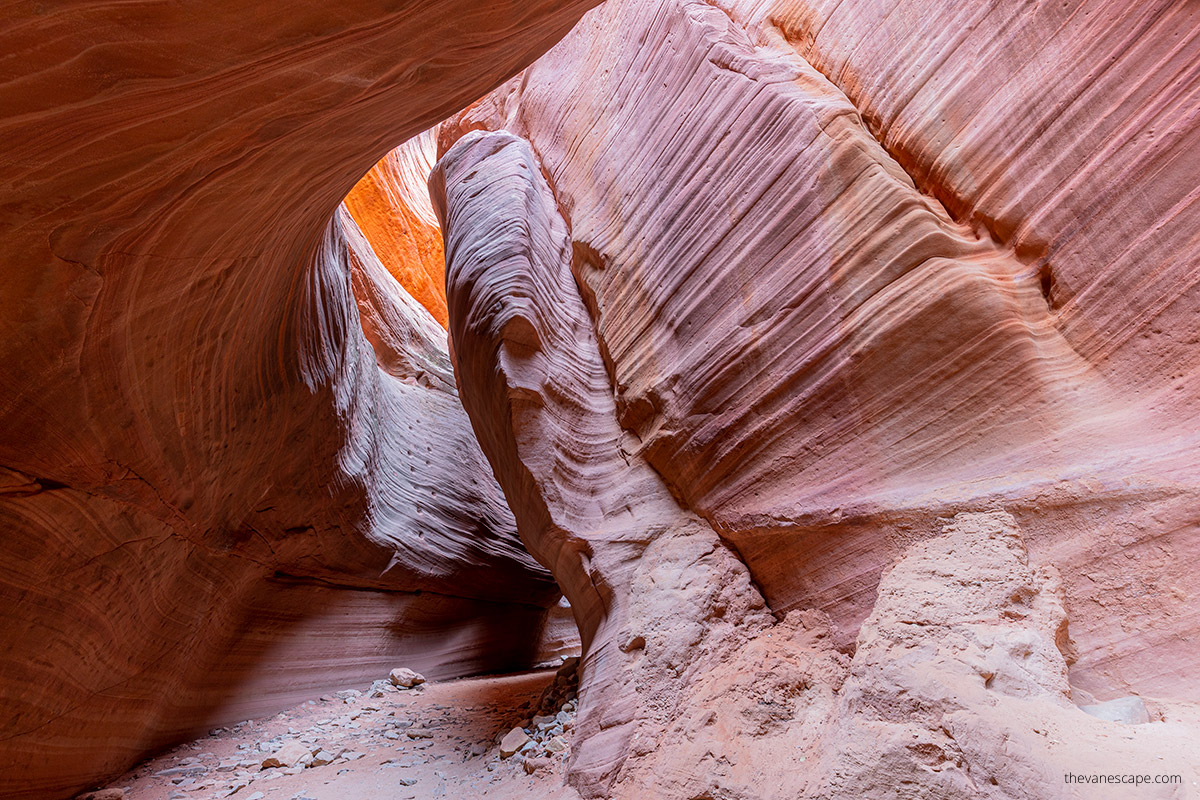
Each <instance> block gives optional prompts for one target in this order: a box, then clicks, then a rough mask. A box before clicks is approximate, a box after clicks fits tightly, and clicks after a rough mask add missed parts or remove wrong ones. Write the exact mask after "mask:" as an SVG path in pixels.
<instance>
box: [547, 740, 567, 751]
mask: <svg viewBox="0 0 1200 800" xmlns="http://www.w3.org/2000/svg"><path fill="white" fill-rule="evenodd" d="M568 747H570V745H569V744H567V740H566V739H564V738H563V737H561V736H555V737H554V738H553V739H551V740H550V741H548V742H546V751H547V752H550V753H561V752H562V751H564V750H566V749H567V748H568Z"/></svg>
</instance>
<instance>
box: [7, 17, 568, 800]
mask: <svg viewBox="0 0 1200 800" xmlns="http://www.w3.org/2000/svg"><path fill="white" fill-rule="evenodd" d="M393 5H394V4H393ZM588 5H589V3H588V2H533V3H523V4H520V5H519V7H518V6H517V5H506V6H503V7H500V6H497V5H496V4H486V3H478V2H472V0H455V1H454V2H449V3H440V4H436V5H424V6H420V7H412V6H411V4H410V5H406V6H404V7H403V8H398V7H394V8H390V10H389V8H385V6H387V4H383V5H381V4H379V3H371V2H361V1H359V0H349V2H339V3H337V4H336V6H331V5H330V4H328V3H325V2H301V3H295V2H287V3H282V2H265V3H255V4H250V5H247V4H245V3H229V2H215V3H207V4H205V5H204V8H203V9H199V8H184V7H182V6H175V5H163V4H133V5H130V4H117V5H112V4H97V3H93V2H83V1H79V2H75V1H73V0H65V1H64V2H59V3H54V4H49V5H46V4H43V5H41V6H39V5H37V4H17V5H15V6H10V7H8V8H6V11H5V14H4V15H3V20H0V51H2V52H4V53H5V55H6V56H8V58H7V60H6V62H5V66H4V67H3V69H2V70H0V108H3V109H4V118H3V120H0V140H3V142H4V146H3V147H2V148H0V171H2V172H3V181H2V182H0V183H2V186H3V188H2V189H0V194H2V196H0V207H2V209H3V211H2V216H3V222H4V231H5V233H4V247H3V249H2V251H0V282H2V288H0V311H2V312H3V313H0V334H2V335H0V386H2V387H3V391H2V392H0V394H2V396H3V400H0V465H2V466H0V535H2V536H3V548H2V555H0V565H2V566H3V569H0V605H2V606H3V607H4V609H5V624H4V626H3V631H2V632H0V730H2V731H3V735H2V736H0V762H2V763H3V764H4V770H3V771H2V772H0V796H4V797H28V798H39V800H41V799H42V798H54V797H62V796H67V795H69V794H70V793H71V792H72V791H73V790H75V789H78V788H81V787H83V786H84V785H85V784H89V783H93V782H95V781H97V780H99V779H102V778H104V777H105V776H108V775H112V774H116V773H119V772H120V771H121V770H123V769H124V768H125V767H126V766H128V765H129V764H130V763H131V762H132V761H133V760H134V759H136V758H137V757H139V756H140V755H142V754H144V753H145V752H147V751H148V750H153V749H156V748H160V747H162V746H165V745H166V744H168V743H170V742H171V741H175V740H178V739H180V738H182V737H185V736H187V735H189V734H193V733H195V732H197V731H204V730H207V729H209V728H211V727H212V726H213V725H215V724H220V723H221V722H232V721H236V720H239V719H245V718H246V717H247V716H260V715H262V714H264V713H267V712H268V711H272V710H275V709H277V708H279V707H281V706H284V705H287V704H288V703H290V702H294V701H296V700H299V699H300V698H302V697H306V696H311V695H312V694H316V693H319V692H320V691H322V690H327V689H330V688H334V687H337V686H344V685H346V684H355V683H361V684H362V685H365V684H366V683H368V682H369V681H370V679H371V678H372V677H377V676H378V675H380V674H385V673H386V672H387V670H388V669H389V668H390V667H392V666H394V665H395V663H397V662H399V661H403V662H404V663H408V664H410V665H411V666H413V667H414V668H416V669H419V670H421V671H422V672H423V673H425V674H426V675H428V676H429V677H430V678H438V677H445V676H448V675H458V674H464V673H469V672H473V671H479V670H491V669H509V668H516V667H519V666H524V665H527V664H529V663H531V662H532V661H535V660H537V658H538V655H537V653H536V649H537V639H538V631H539V629H540V627H541V626H542V624H543V620H544V618H545V614H546V606H547V605H549V604H552V603H553V602H554V600H555V598H556V596H557V590H556V588H555V586H554V584H553V582H552V581H551V579H550V577H549V575H548V574H547V573H546V572H545V570H544V569H542V568H541V567H539V566H538V565H536V564H535V563H534V562H533V561H532V560H531V559H530V558H529V556H528V554H526V553H524V551H523V549H522V548H521V546H520V544H519V542H518V541H517V539H516V537H515V534H514V524H513V521H512V517H511V513H510V512H509V511H508V509H507V507H506V506H505V503H504V500H503V497H502V496H501V494H500V491H499V488H498V487H497V486H496V485H495V483H494V481H493V479H492V478H491V476H490V475H489V471H488V468H487V465H486V462H485V461H484V460H483V457H482V455H481V454H480V453H479V450H478V446H477V445H476V444H475V442H474V440H473V437H472V435H471V432H470V430H469V427H468V423H467V421H466V418H465V416H464V415H463V413H462V409H461V406H460V405H459V403H458V400H457V398H456V397H455V395H454V393H453V391H452V389H451V387H450V385H449V382H448V380H447V379H448V375H449V373H448V371H447V369H446V366H447V364H448V361H447V355H446V353H445V349H444V346H445V341H444V338H443V339H442V340H441V341H440V342H437V343H436V347H435V348H434V349H433V350H430V349H429V347H430V346H432V345H431V342H432V341H433V340H432V339H431V338H430V335H429V328H430V326H432V327H433V328H437V327H438V326H437V323H436V321H434V320H433V319H428V320H426V321H417V319H416V318H415V317H414V316H412V314H414V313H415V312H416V310H417V309H420V306H418V305H417V304H416V303H412V302H404V301H403V300H402V296H401V295H400V294H399V293H397V292H395V291H390V290H384V289H382V288H381V287H382V286H383V284H382V283H381V282H380V281H379V280H378V275H379V273H380V272H381V271H382V267H381V266H380V265H379V264H378V263H376V262H375V261H374V256H366V255H364V254H365V253H366V249H365V248H362V247H359V246H358V242H357V241H354V242H351V241H348V239H347V237H350V238H351V239H353V238H354V229H353V227H352V226H351V225H350V224H349V222H348V221H347V220H345V219H343V218H341V217H338V218H336V219H335V213H336V211H337V209H338V205H339V203H340V202H341V201H342V198H343V197H344V196H345V194H346V193H347V192H348V191H349V190H350V188H351V187H352V186H353V185H354V183H355V181H357V180H358V179H359V178H360V177H361V176H362V175H363V174H364V173H365V172H366V171H367V170H368V169H370V168H371V165H372V164H374V163H375V162H377V161H378V160H379V158H380V157H382V156H383V155H384V154H385V153H386V152H387V151H388V150H389V149H390V148H392V147H394V146H395V145H396V144H397V143H398V142H400V141H402V140H404V139H406V138H407V137H409V136H411V135H414V134H416V133H418V132H419V131H421V130H424V129H426V128H428V127H429V126H430V125H432V124H433V123H435V122H437V121H438V120H440V119H443V118H444V117H445V116H446V115H448V114H450V113H452V112H454V111H455V110H457V109H459V108H462V107H463V106H464V105H465V104H466V103H468V102H469V101H471V100H472V99H474V98H476V97H478V96H479V95H480V94H481V93H483V92H486V91H488V90H489V89H490V88H491V87H493V86H495V85H496V84H497V83H498V82H500V81H502V80H504V79H505V78H507V77H509V76H511V75H512V74H514V73H515V72H517V71H518V70H519V69H521V68H522V67H524V66H526V65H527V64H528V63H529V62H530V61H531V60H532V59H533V58H535V57H536V56H537V55H539V54H540V53H541V52H544V50H545V49H546V48H547V47H548V46H549V45H550V44H551V43H553V42H554V41H555V40H557V39H558V38H559V37H561V36H562V34H563V33H565V32H566V31H567V30H568V29H569V28H570V26H571V25H572V24H573V23H574V22H575V21H576V19H577V18H578V16H579V14H580V13H582V11H583V10H584V9H585V8H586V7H587V6H588ZM467 54H469V55H467ZM454 64H458V65H460V66H450V65H454ZM352 249H353V251H354V252H353V253H352V252H351V250H352ZM355 288H359V289H363V288H366V289H367V290H368V291H367V292H366V293H365V294H363V295H362V296H360V297H359V298H357V303H356V297H355V294H354V291H353V290H354V289H355ZM414 306H415V308H414ZM360 308H368V309H369V310H370V312H371V313H370V314H363V315H362V316H361V317H360V313H359V309H360ZM420 311H421V313H422V314H423V313H425V312H424V309H420ZM364 319H365V321H366V323H367V324H366V325H365V326H364V324H363V322H364ZM426 322H427V323H428V324H426ZM364 327H366V328H368V329H370V331H371V333H370V335H371V337H372V339H371V342H373V343H375V344H379V345H380V351H379V352H376V351H375V350H374V348H373V347H372V346H371V344H370V343H369V342H368V339H366V338H364V333H363V329H364ZM383 345H387V347H384V346H383ZM439 350H440V352H439ZM381 366H382V368H381Z"/></svg>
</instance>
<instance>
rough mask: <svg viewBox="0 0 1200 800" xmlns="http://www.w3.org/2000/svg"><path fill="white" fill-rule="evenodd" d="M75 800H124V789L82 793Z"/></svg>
mask: <svg viewBox="0 0 1200 800" xmlns="http://www.w3.org/2000/svg"><path fill="white" fill-rule="evenodd" d="M75 800H125V790H124V789H97V790H96V791H94V792H84V793H83V794H81V795H78V796H77V797H76V798H75Z"/></svg>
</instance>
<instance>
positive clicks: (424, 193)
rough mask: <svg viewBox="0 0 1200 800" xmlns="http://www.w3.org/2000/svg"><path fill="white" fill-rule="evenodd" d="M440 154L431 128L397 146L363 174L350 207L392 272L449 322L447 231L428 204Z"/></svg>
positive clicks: (440, 319)
mask: <svg viewBox="0 0 1200 800" xmlns="http://www.w3.org/2000/svg"><path fill="white" fill-rule="evenodd" d="M436 154H437V140H436V136H435V133H434V130H433V129H432V128H430V129H428V130H425V131H423V132H422V133H420V134H418V135H416V136H414V137H413V138H411V139H409V140H408V141H406V142H405V143H404V144H402V145H400V146H399V147H397V148H396V149H395V150H392V151H391V152H390V153H388V154H387V155H386V156H384V157H383V158H382V159H380V161H379V163H378V164H376V165H375V166H374V167H372V168H371V171H370V172H368V173H367V174H366V175H364V176H363V177H362V180H360V181H359V182H358V183H356V184H355V185H354V188H353V189H351V190H350V194H348V195H346V208H347V209H348V210H349V212H350V215H351V216H352V217H353V218H354V220H355V222H357V223H358V226H359V228H360V229H362V231H363V233H364V234H365V235H366V236H367V238H368V239H370V240H371V241H372V242H375V243H376V244H377V245H378V254H379V256H380V259H381V261H382V262H383V265H384V266H385V267H387V270H388V272H390V273H391V274H392V276H393V277H394V278H395V279H396V280H397V281H399V282H400V284H401V285H402V286H404V288H405V289H407V290H408V292H409V294H411V295H412V296H413V297H414V298H416V300H417V301H418V302H420V303H421V305H423V306H424V307H425V308H426V309H427V310H428V311H429V313H430V314H432V315H433V316H434V318H435V319H436V320H437V321H438V322H440V323H441V324H442V327H445V325H446V272H445V268H444V263H445V259H444V257H443V254H442V232H441V230H439V229H438V226H437V218H436V217H435V216H434V213H433V206H431V205H430V204H429V189H428V188H427V185H426V184H427V181H428V178H429V171H430V170H431V169H433V162H434V160H435V156H436Z"/></svg>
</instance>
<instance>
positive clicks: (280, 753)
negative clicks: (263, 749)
mask: <svg viewBox="0 0 1200 800" xmlns="http://www.w3.org/2000/svg"><path fill="white" fill-rule="evenodd" d="M311 760H312V751H310V750H309V749H308V748H307V747H305V746H304V745H302V744H300V743H299V742H297V741H296V740H295V739H292V740H290V741H287V742H284V744H283V747H280V748H279V749H278V750H277V751H275V752H274V753H272V754H271V755H269V756H267V757H266V758H265V759H263V762H262V768H263V769H268V768H270V767H295V766H302V765H304V764H307V763H308V762H309V761H311Z"/></svg>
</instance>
